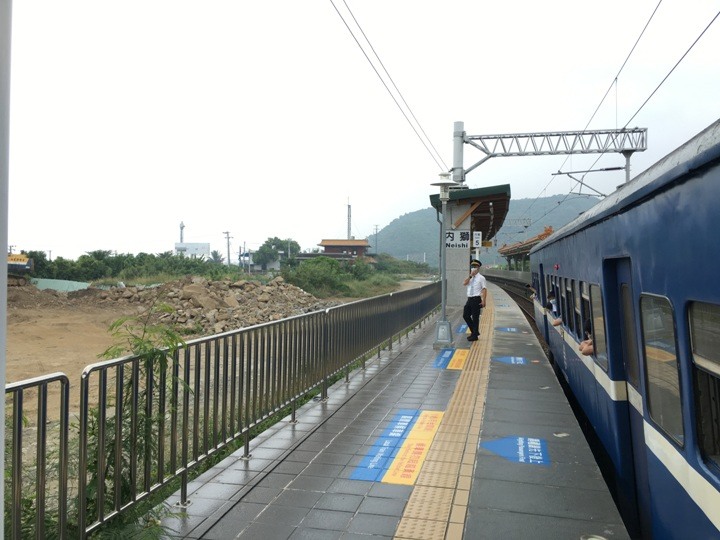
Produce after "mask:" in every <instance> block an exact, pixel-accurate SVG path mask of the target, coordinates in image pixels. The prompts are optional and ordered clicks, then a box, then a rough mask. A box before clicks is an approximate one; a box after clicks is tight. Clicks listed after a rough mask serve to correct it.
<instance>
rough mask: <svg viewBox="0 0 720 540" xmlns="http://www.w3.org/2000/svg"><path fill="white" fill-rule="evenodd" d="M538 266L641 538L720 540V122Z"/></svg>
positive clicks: (572, 228)
mask: <svg viewBox="0 0 720 540" xmlns="http://www.w3.org/2000/svg"><path fill="white" fill-rule="evenodd" d="M530 261H531V269H532V277H533V282H534V286H535V289H536V290H537V292H538V295H537V298H536V300H535V318H536V322H537V324H538V328H540V330H541V331H542V332H543V333H544V336H545V340H546V341H547V343H548V345H549V347H550V349H551V351H552V354H553V358H554V362H555V365H556V367H557V369H558V370H559V371H560V372H561V373H562V376H563V377H564V378H565V379H566V380H567V383H568V386H569V388H570V389H571V391H572V393H573V394H574V396H575V399H576V401H577V403H578V405H579V406H580V407H581V408H582V410H583V411H584V415H585V417H586V419H587V423H588V424H589V426H591V428H592V432H593V433H594V435H595V436H596V439H597V440H598V441H599V445H598V446H599V448H600V453H601V458H603V461H605V462H606V463H607V464H608V465H609V466H608V474H607V479H608V482H609V483H610V484H611V488H614V489H613V491H614V493H615V495H616V499H617V503H618V506H619V508H620V511H621V513H622V514H623V517H624V519H625V521H626V525H627V526H628V530H629V531H630V532H631V534H632V535H633V536H635V537H640V538H681V539H688V538H693V539H695V538H720V120H719V121H717V122H715V123H714V124H712V125H711V126H710V127H708V128H707V129H705V130H704V131H702V132H701V133H699V134H698V135H697V136H695V137H694V138H693V139H691V140H690V141H688V142H687V143H685V144H684V145H683V146H681V147H680V148H678V149H677V150H675V151H673V152H672V153H670V154H668V155H667V156H666V157H665V158H663V159H662V160H660V161H659V162H658V163H656V164H655V165H653V166H652V167H651V168H649V169H648V170H647V171H645V172H643V173H641V174H640V175H638V176H637V177H636V178H634V179H633V180H631V181H630V182H628V183H627V184H624V185H622V186H621V187H619V188H618V190H617V191H616V192H615V193H613V194H611V195H610V196H608V197H607V198H605V199H604V200H603V201H601V202H599V203H598V204H597V205H596V206H594V207H593V208H592V209H590V210H589V211H587V212H585V213H584V214H582V215H581V216H580V217H578V218H577V219H575V220H574V221H573V222H571V223H569V224H568V225H566V226H565V227H563V228H562V229H560V230H559V231H557V232H556V233H555V234H553V235H552V236H550V237H549V238H547V239H546V240H544V241H543V242H541V243H540V244H538V245H537V246H535V248H533V249H532V251H531V252H530ZM551 294H553V295H554V297H555V298H554V299H552V296H551ZM549 299H551V300H552V303H551V304H550V306H549V307H550V309H548V300H549ZM553 310H555V313H553ZM553 323H554V324H553ZM585 332H589V333H590V337H591V338H592V349H591V350H589V351H588V350H586V351H585V353H586V354H583V353H581V352H580V350H579V348H580V345H581V343H582V342H583V341H584V339H585V337H586V336H585ZM613 484H614V485H613Z"/></svg>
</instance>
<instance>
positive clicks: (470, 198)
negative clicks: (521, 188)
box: [430, 184, 510, 241]
mask: <svg viewBox="0 0 720 540" xmlns="http://www.w3.org/2000/svg"><path fill="white" fill-rule="evenodd" d="M430 204H431V205H432V206H433V207H434V208H435V209H436V210H438V211H442V203H441V201H440V195H439V194H437V195H430ZM447 204H448V205H452V204H463V205H465V206H468V211H467V212H466V213H465V214H463V215H462V216H460V217H459V218H458V219H456V220H455V222H454V223H451V224H449V225H450V226H452V227H454V228H457V227H459V226H460V224H461V223H462V222H463V221H465V219H466V218H467V217H468V216H470V227H471V231H472V232H478V231H480V232H482V239H483V241H487V240H491V239H492V238H493V237H494V236H495V235H496V234H497V232H498V231H499V230H500V228H501V227H502V225H503V222H504V221H505V216H507V212H508V208H509V207H510V184H503V185H500V186H490V187H485V188H477V189H470V188H468V187H465V186H457V187H455V186H452V187H451V188H450V199H449V200H448V202H447Z"/></svg>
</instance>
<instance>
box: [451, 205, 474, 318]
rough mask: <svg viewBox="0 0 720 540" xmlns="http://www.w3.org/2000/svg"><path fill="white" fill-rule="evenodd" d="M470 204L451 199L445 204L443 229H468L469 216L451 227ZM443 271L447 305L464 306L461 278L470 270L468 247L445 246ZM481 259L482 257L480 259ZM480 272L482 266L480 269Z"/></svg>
mask: <svg viewBox="0 0 720 540" xmlns="http://www.w3.org/2000/svg"><path fill="white" fill-rule="evenodd" d="M469 208H470V205H469V204H467V203H463V202H462V201H457V202H455V201H453V202H451V203H448V205H447V212H446V214H447V216H445V217H446V221H445V231H446V232H455V233H457V232H458V231H469V230H470V217H469V216H468V217H467V218H465V220H464V221H463V222H462V223H459V224H458V226H457V228H453V224H454V223H455V221H456V220H458V219H460V217H461V216H462V215H463V214H464V213H465V212H467V211H468V209H469ZM446 250H447V251H446V252H445V253H446V258H447V260H446V262H445V272H446V275H447V280H448V281H447V305H448V306H449V307H457V306H464V305H465V302H466V300H467V293H466V289H465V286H463V280H464V279H465V278H466V277H467V276H468V274H469V272H470V248H453V247H448V248H446ZM481 261H482V259H481ZM480 270H481V273H482V268H481V269H480Z"/></svg>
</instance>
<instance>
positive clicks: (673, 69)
mask: <svg viewBox="0 0 720 540" xmlns="http://www.w3.org/2000/svg"><path fill="white" fill-rule="evenodd" d="M719 16H720V11H718V12H717V13H716V14H715V16H714V17H713V18H712V20H711V21H710V23H709V24H708V25H707V26H706V27H705V30H703V31H702V32H701V33H700V35H699V36H698V37H697V39H695V41H693V43H692V45H690V48H689V49H688V50H687V51H685V54H683V55H682V56H681V57H680V60H678V61H677V62H676V63H675V65H674V66H673V67H672V69H671V70H670V71H669V72H668V74H667V75H665V77H664V78H663V80H662V81H660V84H658V85H657V87H656V88H655V90H653V91H652V92H651V94H650V95H649V96H648V98H647V99H646V100H645V101H644V102H643V104H642V105H640V108H639V109H638V110H637V111H635V114H633V115H632V116H631V117H630V120H628V121H627V122H626V123H625V127H627V125H628V124H629V123H630V122H632V121H633V118H635V117H636V116H637V115H638V113H639V112H640V111H641V110H642V109H643V107H645V105H647V102H648V101H650V98H652V97H653V96H654V95H655V92H657V91H658V90H659V88H660V87H661V86H662V85H663V84H664V83H665V81H666V80H667V79H668V77H669V76H670V75H671V74H672V72H673V71H675V68H677V67H678V66H679V65H680V62H682V61H683V60H684V59H685V57H686V56H687V55H688V53H689V52H690V51H691V50H692V49H693V47H695V45H696V44H697V42H698V41H700V38H701V37H703V35H704V34H705V32H707V31H708V28H710V27H711V26H712V24H713V23H714V22H715V21H716V20H717V18H718V17H719Z"/></svg>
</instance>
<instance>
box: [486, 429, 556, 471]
mask: <svg viewBox="0 0 720 540" xmlns="http://www.w3.org/2000/svg"><path fill="white" fill-rule="evenodd" d="M480 446H481V447H482V448H484V449H485V450H489V451H490V452H492V453H493V454H497V455H498V456H500V457H502V458H505V459H507V460H508V461H515V462H517V463H527V464H530V465H543V466H545V467H548V466H550V455H549V453H548V449H547V443H546V442H545V439H539V438H537V437H520V436H512V437H504V438H502V439H495V440H492V441H485V442H481V443H480Z"/></svg>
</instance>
